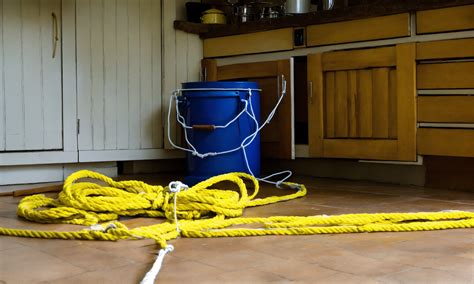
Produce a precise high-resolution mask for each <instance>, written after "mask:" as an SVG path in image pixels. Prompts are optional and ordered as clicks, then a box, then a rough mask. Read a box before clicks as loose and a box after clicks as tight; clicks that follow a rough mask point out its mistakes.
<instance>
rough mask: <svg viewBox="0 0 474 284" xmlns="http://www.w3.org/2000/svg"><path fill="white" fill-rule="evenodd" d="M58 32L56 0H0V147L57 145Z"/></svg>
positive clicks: (59, 114) (3, 149) (59, 141)
mask: <svg viewBox="0 0 474 284" xmlns="http://www.w3.org/2000/svg"><path fill="white" fill-rule="evenodd" d="M60 36H61V1H60V0H41V1H38V0H0V152H11V151H25V150H27V151H31V150H60V149H63V136H62V127H63V117H62V113H63V111H62V79H61V58H62V54H61V38H60Z"/></svg>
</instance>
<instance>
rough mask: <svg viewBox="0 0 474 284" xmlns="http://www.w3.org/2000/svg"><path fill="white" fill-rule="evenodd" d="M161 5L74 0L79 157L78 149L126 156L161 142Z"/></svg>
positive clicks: (146, 0) (138, 0) (149, 0)
mask: <svg viewBox="0 0 474 284" xmlns="http://www.w3.org/2000/svg"><path fill="white" fill-rule="evenodd" d="M160 5H161V1H159V0H128V1H127V0H117V1H115V0H93V1H91V0H78V4H77V77H78V87H77V89H78V116H79V119H80V123H81V131H80V134H79V140H78V141H79V151H80V152H79V157H80V159H81V151H82V153H84V155H86V154H87V155H89V154H90V153H92V152H91V151H98V152H99V151H100V152H104V154H107V153H108V154H111V157H112V156H113V158H114V159H119V160H120V159H124V160H127V159H134V157H132V156H129V154H128V153H131V152H130V151H129V152H126V151H128V150H136V151H135V152H133V153H139V151H141V150H146V149H161V148H163V132H162V121H161V117H162V115H161V114H162V113H161V68H160V66H161V58H160V56H159V54H161V35H160V27H159V19H160V17H161V15H160V14H161V10H160ZM122 150H123V151H122ZM120 151H122V152H120ZM120 153H123V155H124V156H123V157H122V158H120ZM117 157H118V158H117ZM135 158H136V159H140V158H141V157H140V156H139V155H138V156H136V157H135Z"/></svg>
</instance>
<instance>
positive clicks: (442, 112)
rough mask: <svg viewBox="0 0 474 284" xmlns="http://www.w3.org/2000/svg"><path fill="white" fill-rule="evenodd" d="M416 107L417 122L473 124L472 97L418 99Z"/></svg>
mask: <svg viewBox="0 0 474 284" xmlns="http://www.w3.org/2000/svg"><path fill="white" fill-rule="evenodd" d="M417 107H418V122H440V123H474V111H473V110H474V96H424V97H418V106H417ZM473 146H474V145H473Z"/></svg>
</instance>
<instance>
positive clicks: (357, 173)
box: [262, 159, 425, 186]
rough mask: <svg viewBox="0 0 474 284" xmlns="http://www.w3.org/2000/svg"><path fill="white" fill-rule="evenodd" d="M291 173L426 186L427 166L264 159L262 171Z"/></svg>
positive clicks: (348, 161) (323, 160) (337, 160)
mask: <svg viewBox="0 0 474 284" xmlns="http://www.w3.org/2000/svg"><path fill="white" fill-rule="evenodd" d="M286 169H288V170H291V171H293V174H295V175H307V176H314V177H324V178H338V179H349V180H366V181H375V182H384V183H394V184H405V185H417V186H424V185H425V166H424V165H404V164H382V163H368V162H364V163H361V162H358V161H356V160H343V159H295V160H273V159H272V160H264V161H262V171H263V172H265V173H272V172H277V171H282V170H286Z"/></svg>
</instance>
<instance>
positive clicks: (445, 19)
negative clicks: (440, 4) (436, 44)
mask: <svg viewBox="0 0 474 284" xmlns="http://www.w3.org/2000/svg"><path fill="white" fill-rule="evenodd" d="M469 29H474V5H465V6H457V7H450V8H443V9H433V10H426V11H418V12H416V32H417V33H418V34H427V33H439V32H453V31H463V30H469Z"/></svg>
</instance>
